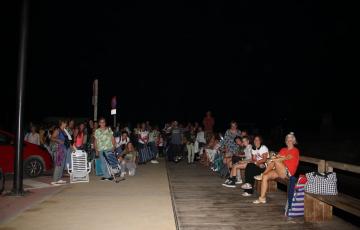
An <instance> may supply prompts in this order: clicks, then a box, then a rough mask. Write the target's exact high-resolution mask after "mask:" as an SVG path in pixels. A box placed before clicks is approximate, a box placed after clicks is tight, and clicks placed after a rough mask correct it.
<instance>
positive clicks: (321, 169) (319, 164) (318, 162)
mask: <svg viewBox="0 0 360 230" xmlns="http://www.w3.org/2000/svg"><path fill="white" fill-rule="evenodd" d="M300 161H302V162H306V163H310V164H315V165H317V167H318V172H319V173H323V172H325V171H326V162H325V160H322V159H317V158H313V157H305V156H300Z"/></svg>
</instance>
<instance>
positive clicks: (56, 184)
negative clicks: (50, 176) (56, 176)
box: [50, 182, 61, 186]
mask: <svg viewBox="0 0 360 230" xmlns="http://www.w3.org/2000/svg"><path fill="white" fill-rule="evenodd" d="M50 184H51V185H52V186H60V185H61V184H58V183H57V182H51V183H50Z"/></svg>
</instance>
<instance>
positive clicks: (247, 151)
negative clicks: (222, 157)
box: [222, 136, 252, 187]
mask: <svg viewBox="0 0 360 230" xmlns="http://www.w3.org/2000/svg"><path fill="white" fill-rule="evenodd" d="M235 142H236V144H238V145H242V147H243V151H242V153H243V155H241V158H242V160H240V161H238V162H237V163H234V164H233V166H232V168H231V173H230V177H229V178H228V179H227V180H226V181H225V183H224V184H222V185H223V186H225V187H235V185H236V184H242V179H241V176H240V177H238V178H237V177H236V176H237V174H238V172H239V171H240V170H241V169H245V168H246V165H247V163H248V162H249V161H251V158H252V157H251V149H252V146H251V144H250V141H249V137H247V136H243V137H236V138H235Z"/></svg>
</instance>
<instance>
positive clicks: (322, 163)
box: [318, 160, 326, 173]
mask: <svg viewBox="0 0 360 230" xmlns="http://www.w3.org/2000/svg"><path fill="white" fill-rule="evenodd" d="M318 172H319V173H324V172H326V163H325V160H320V161H319V163H318Z"/></svg>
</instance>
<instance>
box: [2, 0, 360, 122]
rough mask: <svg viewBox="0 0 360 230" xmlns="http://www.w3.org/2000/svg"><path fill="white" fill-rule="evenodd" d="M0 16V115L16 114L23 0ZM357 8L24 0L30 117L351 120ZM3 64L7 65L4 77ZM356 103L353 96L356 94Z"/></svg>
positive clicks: (323, 3) (306, 4)
mask: <svg viewBox="0 0 360 230" xmlns="http://www.w3.org/2000/svg"><path fill="white" fill-rule="evenodd" d="M12 2H13V3H11V4H12V5H9V6H6V7H5V6H3V7H1V8H2V9H3V10H4V9H8V10H6V11H7V12H6V13H7V14H6V15H8V17H7V20H6V21H5V22H6V23H5V24H6V25H5V27H4V28H5V29H4V31H5V32H4V33H2V35H4V36H5V37H6V41H7V42H6V43H3V44H2V45H3V46H4V47H3V48H4V49H3V50H5V49H6V50H7V51H6V52H2V56H4V57H6V62H5V63H6V65H5V66H4V70H6V71H4V72H3V76H2V79H5V78H6V81H4V82H7V81H8V80H9V81H8V82H9V83H7V84H6V86H5V85H3V84H2V90H1V98H2V105H3V106H2V108H5V109H4V110H2V111H1V122H2V123H3V125H2V126H5V125H4V123H5V122H6V124H10V123H12V122H13V114H14V106H13V105H14V103H15V89H16V74H17V52H18V50H17V49H18V36H19V34H18V28H19V27H18V25H19V14H20V13H19V12H20V10H19V5H20V4H19V2H20V1H18V0H16V1H12ZM356 14H357V12H356V11H355V7H354V6H352V5H350V4H349V3H347V2H344V1H341V2H336V4H335V2H332V1H311V0H306V1H294V0H290V1H275V2H274V1H167V2H165V3H164V2H163V3H160V2H153V1H97V2H94V1H31V8H30V16H31V17H30V27H29V29H30V36H29V40H28V47H29V49H28V62H27V63H28V71H27V84H26V110H25V114H26V120H27V121H29V120H39V119H42V118H44V117H47V116H71V117H77V116H91V114H92V109H91V82H92V79H94V78H95V77H98V78H99V81H100V109H99V115H108V113H109V110H110V98H111V96H113V95H117V96H118V110H119V116H120V119H122V120H130V121H137V120H143V119H149V120H153V121H157V122H162V121H165V120H168V119H179V120H199V119H200V118H201V117H202V116H203V114H204V112H205V111H206V110H208V109H211V110H213V112H214V114H215V116H216V118H217V119H218V121H220V120H221V121H223V122H224V123H227V122H228V121H230V120H231V119H237V120H238V121H240V122H255V123H258V124H270V125H272V124H275V123H276V122H278V121H279V120H281V119H283V118H284V117H287V118H288V120H289V121H290V122H291V123H292V124H297V126H301V127H304V126H306V125H308V126H312V125H313V124H316V125H318V124H319V122H320V120H321V114H323V113H326V112H331V113H332V114H333V116H334V122H335V123H336V124H337V126H338V127H341V128H347V127H349V126H350V125H353V124H354V123H356V124H357V123H358V122H357V117H358V115H359V114H358V113H357V112H356V107H357V105H356V104H358V103H357V102H356V101H357V100H356V98H358V95H357V94H358V93H357V92H356V90H357V88H358V86H357V84H355V83H354V80H353V79H351V77H353V76H358V72H359V71H358V70H357V69H356V67H357V65H358V64H357V63H355V60H356V59H354V58H353V57H354V56H358V52H357V51H356V49H357V47H358V41H359V38H358V36H357V35H356V31H355V28H357V25H355V22H356V21H357V20H356V19H357V18H355V15H356ZM4 73H7V74H6V75H5V74H4ZM354 102H356V103H355V104H354Z"/></svg>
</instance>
